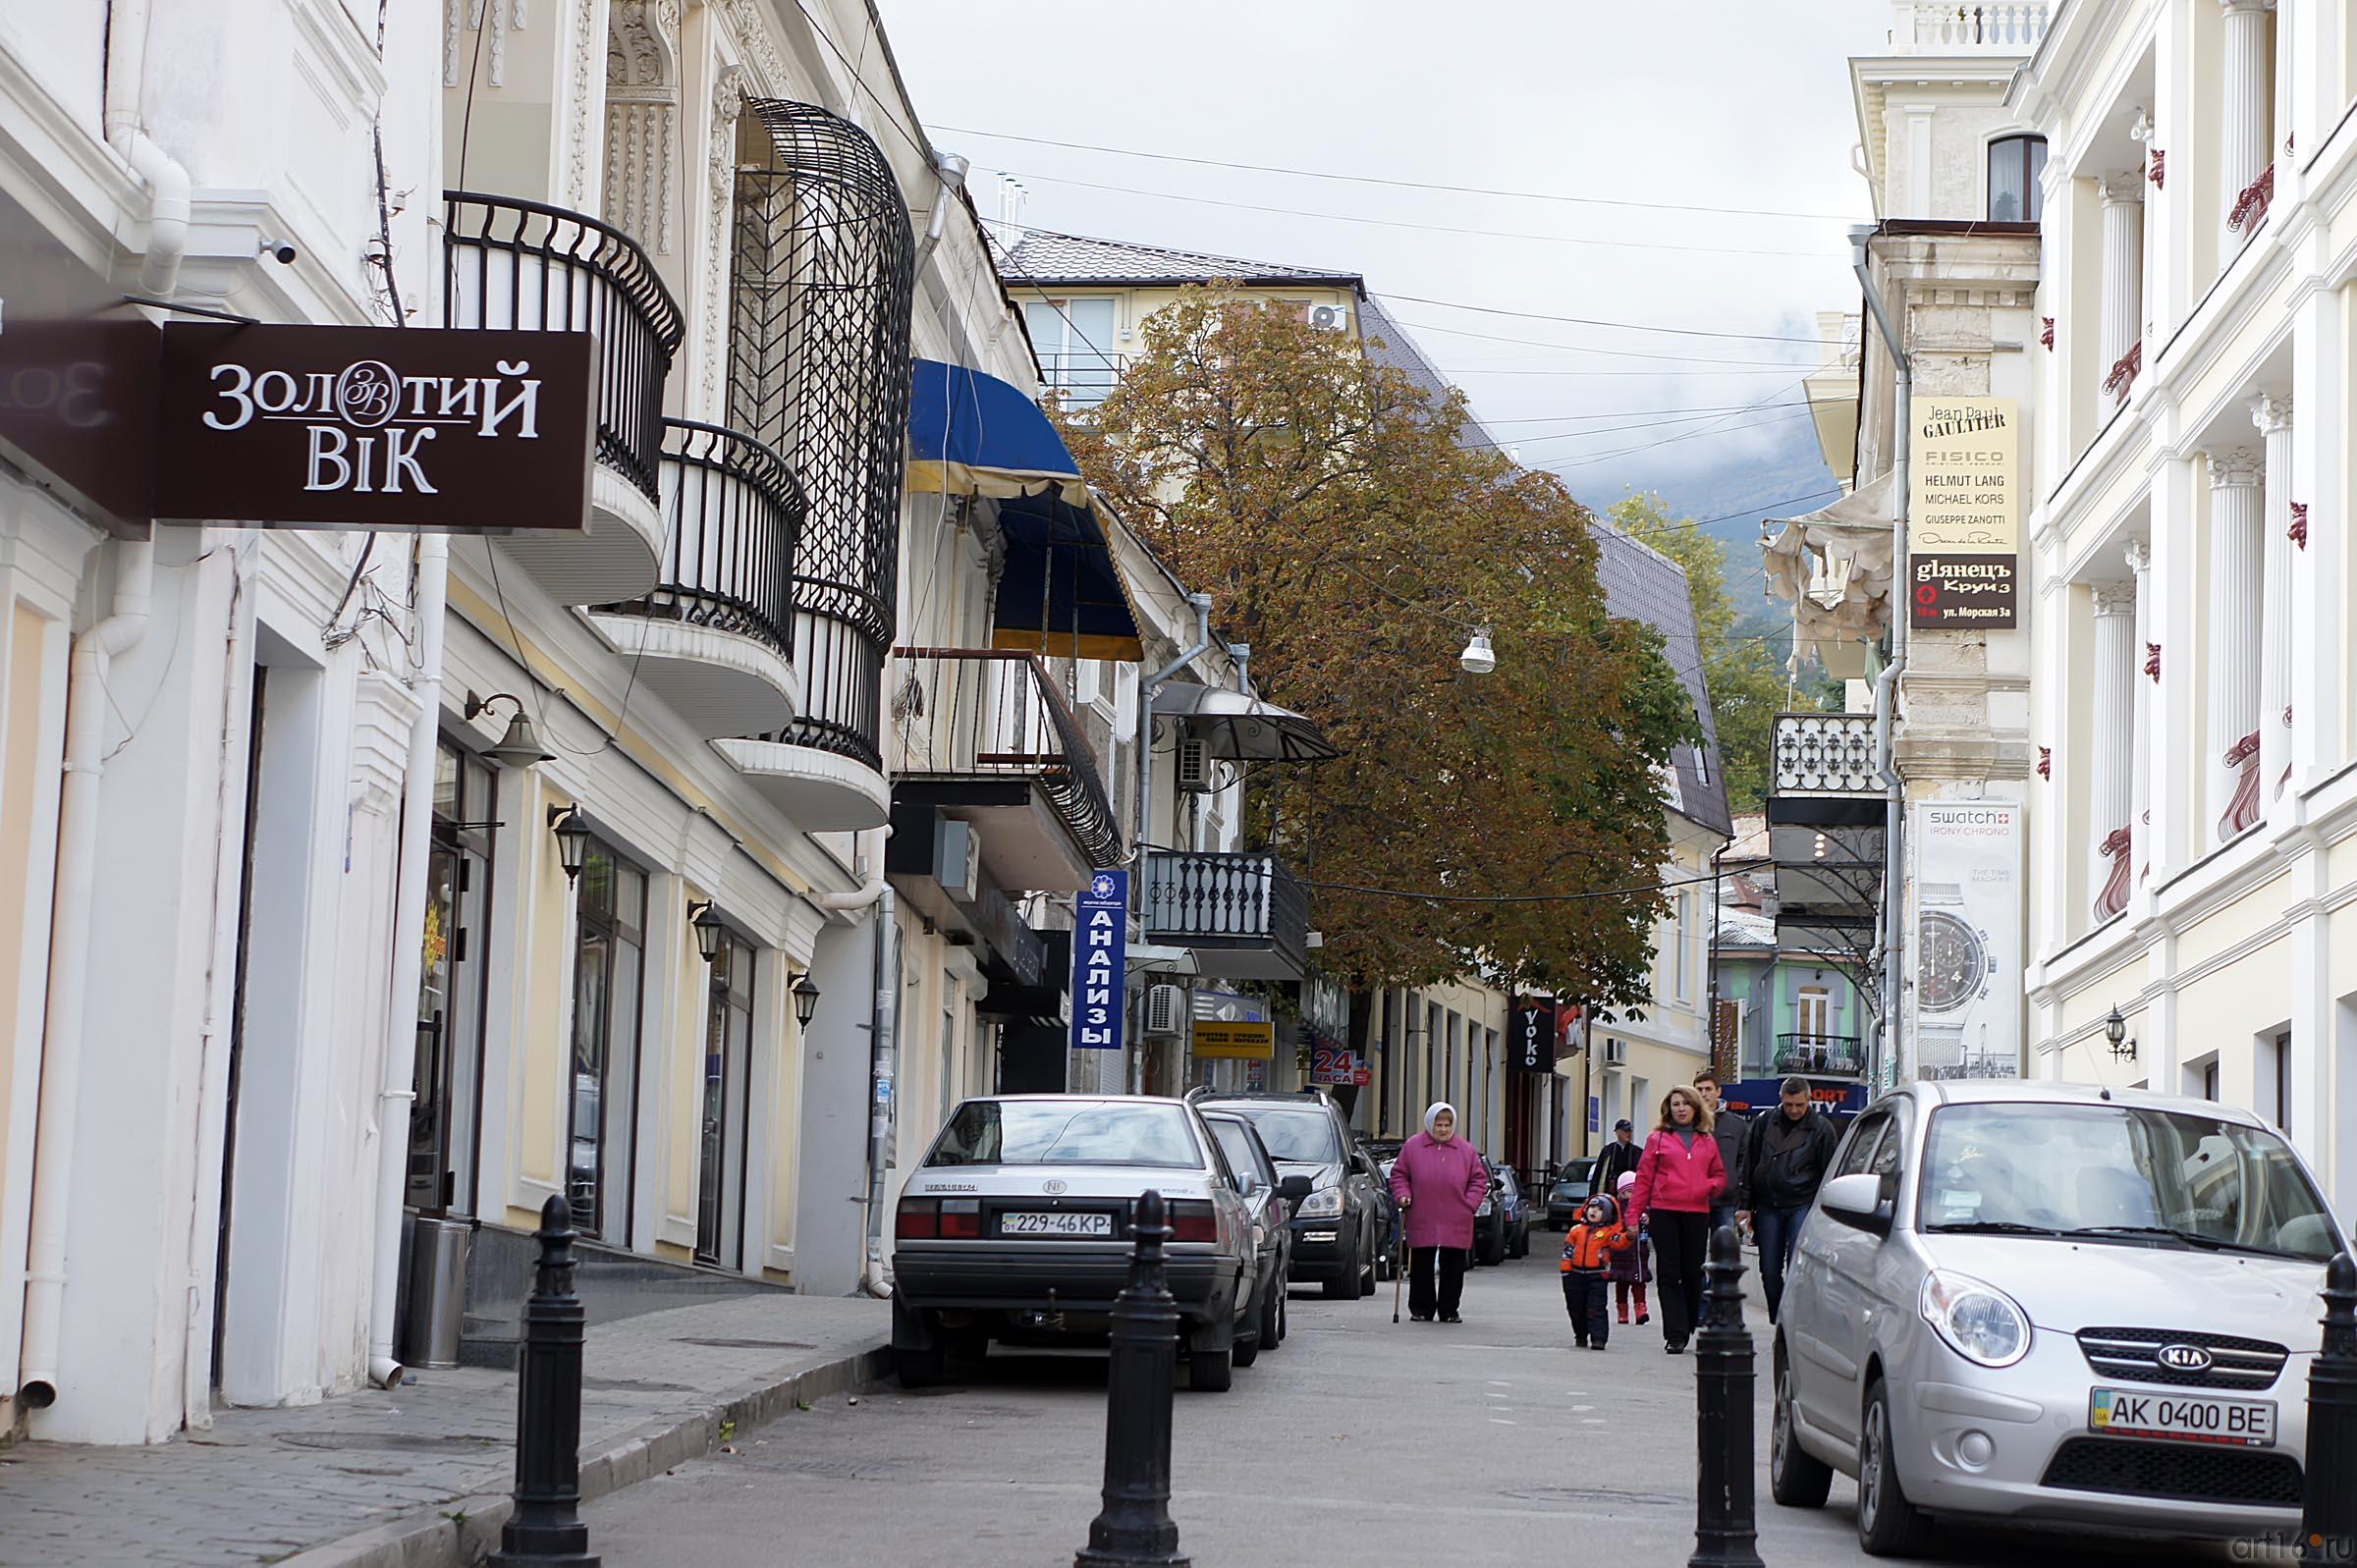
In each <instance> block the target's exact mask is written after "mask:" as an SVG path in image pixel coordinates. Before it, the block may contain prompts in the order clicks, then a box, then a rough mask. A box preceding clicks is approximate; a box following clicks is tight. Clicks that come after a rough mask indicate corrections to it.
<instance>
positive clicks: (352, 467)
mask: <svg viewBox="0 0 2357 1568" xmlns="http://www.w3.org/2000/svg"><path fill="white" fill-rule="evenodd" d="M596 352H597V346H596V343H595V342H594V340H592V339H591V338H590V337H589V336H588V335H587V334H584V333H567V332H485V331H472V330H461V329H438V328H423V327H407V328H394V327H323V326H305V325H288V326H280V325H255V326H240V325H235V324H226V323H225V324H215V323H211V322H205V323H186V322H173V323H171V324H169V325H167V326H166V327H165V328H164V339H163V362H162V373H161V376H160V387H159V392H158V400H157V401H158V410H157V429H156V449H155V490H156V495H155V513H154V514H155V516H156V517H157V518H159V519H171V520H181V521H189V522H225V523H232V524H236V523H249V524H257V525H260V526H265V527H268V526H281V525H284V526H294V527H349V528H421V529H433V530H446V531H452V532H467V533H504V532H509V531H512V530H516V529H525V528H529V529H537V530H545V531H572V532H576V533H577V532H580V531H582V530H583V529H585V528H586V527H587V524H588V515H589V469H590V460H591V458H592V456H593V454H594V452H595V446H596V443H595V440H594V428H593V421H594V420H595V417H596V382H595V379H594V376H595V365H596Z"/></svg>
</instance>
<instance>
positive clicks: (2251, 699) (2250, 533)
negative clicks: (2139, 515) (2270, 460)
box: [2202, 447, 2262, 840]
mask: <svg viewBox="0 0 2357 1568" xmlns="http://www.w3.org/2000/svg"><path fill="white" fill-rule="evenodd" d="M2207 456H2208V459H2209V467H2210V625H2209V633H2210V635H2209V646H2208V647H2207V648H2205V649H2204V650H2203V661H2202V662H2203V665H2204V667H2205V668H2206V669H2207V671H2208V673H2209V677H2210V678H2209V689H2210V703H2209V725H2208V729H2207V730H2206V733H2205V736H2204V747H2203V752H2204V754H2203V765H2204V769H2205V777H2206V778H2207V779H2208V781H2209V784H2208V787H2207V788H2206V789H2205V790H2204V791H2203V812H2204V816H2205V818H2206V820H2207V824H2208V828H2209V832H2210V833H2211V834H2212V835H2213V836H2214V840H2215V839H2223V838H2232V837H2233V832H2232V830H2231V829H2230V827H2229V826H2228V825H2227V818H2228V815H2229V813H2230V812H2231V811H2232V810H2233V809H2234V791H2235V789H2236V787H2237V786H2238V785H2239V784H2241V782H2242V777H2243V771H2244V769H2245V767H2247V766H2249V764H2248V763H2246V762H2244V761H2243V760H2241V759H2240V756H2239V751H2240V748H2241V747H2242V746H2243V744H2244V742H2245V741H2246V740H2247V739H2248V738H2249V737H2250V736H2252V735H2254V734H2256V733H2257V732H2258V730H2259V620H2258V617H2259V578H2260V528H2261V523H2260V510H2261V508H2260V503H2261V500H2262V493H2261V490H2260V478H2261V472H2260V460H2259V455H2258V454H2257V453H2255V452H2252V451H2250V450H2249V449H2247V448H2242V447H2236V448H2233V449H2231V450H2228V451H2224V452H2213V453H2210V454H2208V455H2207ZM2229 759H2232V760H2229Z"/></svg>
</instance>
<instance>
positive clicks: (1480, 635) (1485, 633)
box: [1456, 626, 1498, 676]
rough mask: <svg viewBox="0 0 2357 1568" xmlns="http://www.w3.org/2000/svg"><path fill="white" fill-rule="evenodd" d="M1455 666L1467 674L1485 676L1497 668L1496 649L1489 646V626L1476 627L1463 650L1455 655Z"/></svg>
mask: <svg viewBox="0 0 2357 1568" xmlns="http://www.w3.org/2000/svg"><path fill="white" fill-rule="evenodd" d="M1456 663H1457V668H1458V669H1460V670H1462V671H1464V673H1465V674H1466V675H1469V676H1486V675H1488V674H1489V673H1490V672H1491V671H1493V670H1495V669H1497V668H1498V650H1497V649H1495V648H1493V647H1491V646H1490V628H1489V627H1487V626H1480V627H1476V628H1475V630H1474V632H1473V637H1472V640H1471V641H1469V642H1467V643H1466V644H1465V651H1464V652H1463V653H1460V654H1458V655H1457V656H1456Z"/></svg>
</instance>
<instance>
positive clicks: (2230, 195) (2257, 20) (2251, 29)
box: [2218, 0, 2275, 262]
mask: <svg viewBox="0 0 2357 1568" xmlns="http://www.w3.org/2000/svg"><path fill="white" fill-rule="evenodd" d="M2220 4H2221V5H2223V6H2224V8H2225V13H2226V18H2225V44H2224V47H2223V49H2222V50H2221V51H2220V52H2221V57H2222V58H2221V64H2220V71H2219V92H2220V116H2219V128H2218V155H2219V166H2218V167H2219V195H2220V199H2221V200H2222V201H2224V203H2225V205H2226V212H2221V213H2220V214H2219V219H2218V222H2219V236H2220V239H2219V251H2218V253H2219V257H2220V261H2221V262H2222V261H2231V260H2232V259H2233V257H2234V254H2235V252H2236V251H2238V250H2240V249H2241V248H2242V245H2243V243H2244V242H2245V241H2247V240H2248V239H2250V237H2251V234H2252V232H2253V231H2255V230H2256V229H2257V228H2258V227H2259V226H2258V225H2257V224H2256V223H2252V222H2245V223H2244V224H2243V226H2242V228H2241V229H2240V230H2235V229H2230V228H2228V227H2227V226H2226V218H2227V213H2230V212H2231V211H2232V210H2233V207H2234V201H2235V198H2236V197H2237V196H2239V195H2240V194H2241V193H2242V192H2243V190H2244V189H2246V188H2248V187H2249V186H2250V185H2251V183H2252V182H2253V181H2255V180H2257V179H2258V178H2259V176H2260V174H2261V173H2262V172H2263V171H2264V170H2265V169H2266V168H2267V166H2268V164H2269V163H2270V162H2272V161H2273V149H2272V148H2271V147H2270V146H2269V142H2270V141H2272V140H2273V139H2274V129H2275V118H2274V115H2273V114H2272V113H2271V111H2270V110H2269V107H2268V98H2269V92H2268V85H2269V83H2268V69H2267V14H2268V12H2270V11H2272V10H2273V9H2275V0H2220Z"/></svg>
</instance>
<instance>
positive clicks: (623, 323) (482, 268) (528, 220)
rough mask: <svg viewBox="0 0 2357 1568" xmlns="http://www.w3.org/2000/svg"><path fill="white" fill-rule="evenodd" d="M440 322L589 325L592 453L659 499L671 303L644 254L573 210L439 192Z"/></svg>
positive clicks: (540, 327)
mask: <svg viewBox="0 0 2357 1568" xmlns="http://www.w3.org/2000/svg"><path fill="white" fill-rule="evenodd" d="M443 199H444V202H445V204H446V210H445V222H446V224H447V226H448V227H447V232H446V236H445V238H446V240H447V241H448V248H447V251H446V256H447V260H446V263H445V267H444V273H443V307H444V318H445V319H446V320H447V321H448V322H449V323H450V325H452V326H454V327H481V328H496V329H516V330H521V331H539V332H589V333H594V334H595V335H596V337H597V343H598V350H599V353H600V355H601V357H602V359H603V361H604V363H603V367H602V369H601V371H600V374H599V378H598V401H597V459H598V461H600V462H602V463H605V464H607V465H608V466H610V467H612V468H613V469H614V470H615V471H617V472H618V473H620V474H621V475H622V476H623V477H624V478H626V479H628V480H629V481H630V484H631V485H632V486H633V487H635V488H636V489H637V491H638V492H639V494H641V495H643V496H644V497H645V498H646V499H647V500H648V501H649V502H656V501H659V499H660V469H661V464H662V452H663V378H664V376H665V374H666V373H667V372H668V371H669V370H670V368H671V358H672V355H673V353H675V352H676V351H678V349H679V347H680V338H681V335H682V331H683V325H682V321H681V317H680V307H679V305H678V303H677V302H676V301H674V300H673V298H672V297H671V291H670V290H668V289H666V288H665V287H664V286H663V280H662V278H661V277H660V276H659V275H658V274H657V273H656V271H655V267H654V263H653V262H651V261H649V260H647V258H646V252H645V251H644V250H642V249H640V248H639V247H638V242H637V241H635V240H632V239H631V238H630V236H629V235H627V234H624V233H623V232H622V231H621V230H619V229H615V228H611V227H609V226H608V225H606V224H603V223H600V222H599V221H598V220H597V219H595V218H592V217H589V216H587V215H586V214H584V213H578V212H569V211H567V210H566V209H565V208H563V207H552V206H548V205H546V204H544V203H541V202H538V201H524V200H521V199H519V198H518V197H515V196H496V195H485V194H481V193H479V192H476V191H471V190H450V191H445V192H444V193H443Z"/></svg>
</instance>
